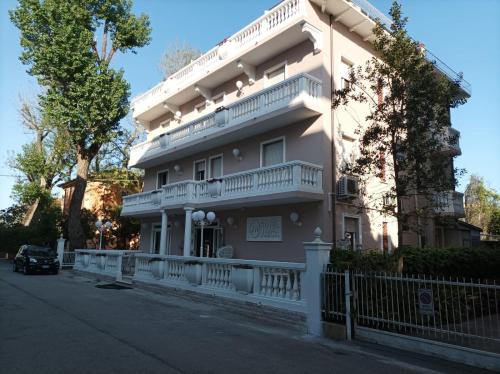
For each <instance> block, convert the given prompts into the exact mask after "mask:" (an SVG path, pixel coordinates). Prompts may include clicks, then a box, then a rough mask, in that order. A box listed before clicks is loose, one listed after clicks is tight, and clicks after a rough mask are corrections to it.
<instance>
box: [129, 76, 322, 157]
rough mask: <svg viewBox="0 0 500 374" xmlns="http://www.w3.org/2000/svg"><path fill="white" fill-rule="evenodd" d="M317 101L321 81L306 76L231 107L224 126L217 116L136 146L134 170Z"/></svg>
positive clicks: (267, 89)
mask: <svg viewBox="0 0 500 374" xmlns="http://www.w3.org/2000/svg"><path fill="white" fill-rule="evenodd" d="M301 95H302V96H303V97H305V98H310V99H316V98H318V97H319V96H321V81H320V80H319V79H317V78H315V77H312V76H310V75H309V74H306V73H302V74H298V75H296V76H293V77H291V78H289V79H287V80H285V81H283V82H280V83H277V84H275V85H273V86H271V87H268V88H266V89H264V90H261V91H259V92H257V93H255V94H253V95H251V96H248V97H247V98H245V99H242V100H239V101H236V102H234V103H233V104H230V105H228V106H227V107H226V108H227V110H228V115H227V118H226V119H225V121H226V122H225V123H223V124H222V126H217V124H216V121H215V113H210V114H207V115H205V116H203V117H201V118H198V119H196V120H194V121H191V122H188V123H185V124H183V125H180V126H178V127H177V128H174V129H172V130H169V131H168V132H167V133H165V134H163V135H162V140H159V139H160V137H156V138H154V139H152V140H148V141H145V142H143V143H140V144H137V145H134V146H133V147H132V148H131V153H130V160H131V161H130V165H131V166H133V165H135V164H136V163H137V162H139V161H140V160H141V158H143V157H147V158H151V157H155V155H161V153H162V151H164V150H167V149H169V148H172V147H177V146H179V145H181V144H183V143H185V142H188V141H193V140H196V139H199V140H202V139H204V137H205V136H206V135H208V134H215V133H218V134H220V135H221V136H223V135H224V133H225V132H226V129H227V128H229V127H232V126H236V125H239V124H241V123H242V122H244V121H247V120H249V119H253V118H258V117H260V116H262V115H264V114H266V113H269V112H272V111H273V110H276V109H279V108H286V107H288V106H289V104H290V103H291V102H292V101H293V100H294V99H296V98H298V97H300V96H301Z"/></svg>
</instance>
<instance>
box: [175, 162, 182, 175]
mask: <svg viewBox="0 0 500 374" xmlns="http://www.w3.org/2000/svg"><path fill="white" fill-rule="evenodd" d="M174 172H175V174H176V175H182V166H181V165H179V164H175V165H174Z"/></svg>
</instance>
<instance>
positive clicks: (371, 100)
mask: <svg viewBox="0 0 500 374" xmlns="http://www.w3.org/2000/svg"><path fill="white" fill-rule="evenodd" d="M390 15H391V17H392V20H393V23H392V26H391V28H390V29H389V30H387V29H385V28H384V26H383V25H382V24H381V23H377V25H376V27H375V28H374V29H373V32H374V35H375V40H374V42H373V44H372V46H373V49H374V51H375V55H376V56H377V57H373V58H371V59H370V60H369V61H368V62H367V63H366V64H365V66H357V67H354V68H353V69H351V71H350V76H349V80H350V84H348V85H346V86H345V87H343V88H341V89H338V90H336V91H335V99H334V106H335V107H345V106H347V105H349V104H350V103H351V102H357V103H364V104H366V106H367V109H369V111H368V113H369V114H368V115H367V116H366V117H365V120H366V123H365V124H362V125H360V127H359V134H360V137H359V152H360V156H359V157H358V158H357V159H356V160H355V161H354V162H352V163H351V164H347V165H345V166H344V170H343V171H344V172H345V173H349V174H353V175H357V176H359V178H360V180H361V182H362V183H366V182H367V181H368V180H369V179H373V178H374V177H379V176H380V169H381V158H382V157H383V159H384V160H385V161H384V165H385V169H386V170H387V171H386V172H385V178H386V181H387V182H388V186H390V190H389V191H388V193H387V197H388V198H391V199H394V200H395V201H396V202H397V204H393V205H390V206H385V204H384V203H383V201H382V199H381V198H380V197H378V198H377V197H376V196H368V200H371V201H373V204H374V205H375V201H377V202H378V206H376V208H378V209H384V210H385V211H386V213H390V214H392V215H394V216H396V217H397V218H398V223H399V228H400V229H399V231H400V232H399V245H401V244H402V225H403V222H404V221H405V218H406V217H405V215H408V214H411V215H413V216H415V215H423V214H424V213H426V212H425V211H427V212H433V208H434V207H433V206H432V205H431V204H429V206H428V207H424V206H423V205H421V206H420V207H419V210H416V209H415V208H410V207H409V206H407V204H405V205H404V206H405V209H402V208H403V204H402V202H401V200H402V199H404V198H410V197H413V196H415V195H418V196H423V197H429V198H431V197H432V195H434V194H435V193H436V192H439V191H448V190H453V189H454V186H455V180H456V178H455V177H456V175H457V174H460V173H461V171H458V170H454V169H453V168H451V167H450V158H449V156H447V155H446V154H444V153H443V152H441V151H442V147H443V146H442V141H443V140H445V141H448V142H452V141H454V140H456V139H453V137H451V136H446V135H445V134H446V132H445V129H446V128H447V127H449V126H450V112H449V108H454V107H456V106H458V105H460V104H463V103H465V96H464V95H463V94H462V93H461V92H460V86H459V82H458V81H457V82H454V81H450V80H449V79H448V78H446V77H444V76H443V75H442V74H441V73H439V70H438V69H437V68H436V66H435V64H434V63H433V62H431V61H429V60H428V59H427V58H426V54H425V51H423V49H422V46H421V45H420V43H418V42H417V41H415V40H413V39H411V38H410V36H409V35H408V33H407V31H406V23H407V19H406V18H405V17H403V15H402V12H401V6H400V5H399V4H398V3H397V2H394V3H393V5H392V7H391V10H390ZM422 200H424V199H422ZM429 201H432V200H431V199H429ZM424 208H427V209H424ZM411 209H413V211H412V210H411ZM424 210H425V211H424Z"/></svg>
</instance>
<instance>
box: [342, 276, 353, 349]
mask: <svg viewBox="0 0 500 374" xmlns="http://www.w3.org/2000/svg"><path fill="white" fill-rule="evenodd" d="M349 278H350V273H349V270H346V271H344V287H345V329H346V337H347V340H351V338H352V322H351V295H352V293H351V282H350V279H349Z"/></svg>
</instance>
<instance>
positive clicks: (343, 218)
mask: <svg viewBox="0 0 500 374" xmlns="http://www.w3.org/2000/svg"><path fill="white" fill-rule="evenodd" d="M346 218H355V219H357V220H358V232H359V243H358V244H359V245H361V246H363V224H362V217H361V215H360V214H350V213H342V226H341V227H342V235H344V234H345V219H346ZM342 237H343V236H342Z"/></svg>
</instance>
